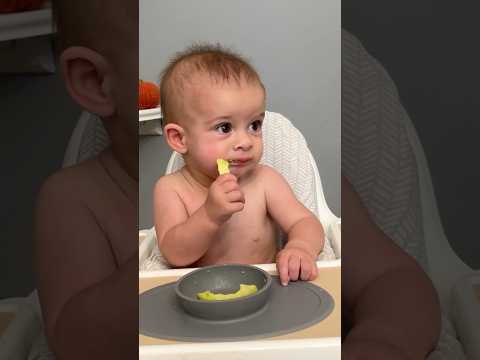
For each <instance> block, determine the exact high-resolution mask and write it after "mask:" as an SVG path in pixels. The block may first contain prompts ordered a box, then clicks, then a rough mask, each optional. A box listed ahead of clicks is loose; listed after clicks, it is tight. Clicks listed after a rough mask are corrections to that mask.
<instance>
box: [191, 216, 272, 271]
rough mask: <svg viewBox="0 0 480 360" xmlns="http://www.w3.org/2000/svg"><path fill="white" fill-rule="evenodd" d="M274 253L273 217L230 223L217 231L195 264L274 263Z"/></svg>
mask: <svg viewBox="0 0 480 360" xmlns="http://www.w3.org/2000/svg"><path fill="white" fill-rule="evenodd" d="M276 253H277V243H276V230H275V225H274V223H273V222H272V221H270V220H269V221H266V222H265V223H263V224H250V226H246V225H244V226H239V225H238V224H233V225H231V226H226V227H225V228H224V229H222V230H221V231H220V232H219V234H218V236H217V238H216V239H214V243H213V244H212V246H211V247H210V249H209V250H208V251H207V253H206V254H205V255H204V256H203V257H202V258H201V259H199V261H197V263H196V264H195V266H207V265H213V264H229V263H242V264H265V263H273V262H275V256H276Z"/></svg>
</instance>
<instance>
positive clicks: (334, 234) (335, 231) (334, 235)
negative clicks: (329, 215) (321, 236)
mask: <svg viewBox="0 0 480 360" xmlns="http://www.w3.org/2000/svg"><path fill="white" fill-rule="evenodd" d="M327 236H328V238H329V239H330V244H331V245H332V248H333V251H334V252H335V257H336V258H337V259H341V257H342V220H341V219H338V220H337V221H334V222H332V223H331V224H330V226H329V227H328V229H327Z"/></svg>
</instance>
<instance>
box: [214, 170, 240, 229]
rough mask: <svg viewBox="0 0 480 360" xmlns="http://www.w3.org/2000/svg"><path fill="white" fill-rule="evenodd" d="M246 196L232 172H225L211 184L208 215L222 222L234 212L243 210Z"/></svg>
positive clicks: (218, 222)
mask: <svg viewBox="0 0 480 360" xmlns="http://www.w3.org/2000/svg"><path fill="white" fill-rule="evenodd" d="M244 204H245V196H244V194H243V192H242V190H240V186H239V185H238V182H237V178H236V177H235V175H232V174H225V175H221V176H219V177H217V179H216V180H215V181H214V182H213V183H212V185H210V189H209V190H208V196H207V200H206V202H205V210H206V212H207V215H208V217H209V218H210V219H211V220H212V221H214V222H216V223H217V224H222V223H224V222H225V221H227V220H228V219H229V218H230V217H231V216H232V215H233V214H234V213H236V212H238V211H242V210H243V206H244Z"/></svg>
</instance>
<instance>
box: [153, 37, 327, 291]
mask: <svg viewBox="0 0 480 360" xmlns="http://www.w3.org/2000/svg"><path fill="white" fill-rule="evenodd" d="M160 92H161V106H162V111H163V115H164V124H163V126H164V128H163V131H164V135H165V139H166V141H167V143H168V145H169V146H170V147H171V148H172V149H173V150H175V151H177V152H178V153H180V154H182V155H183V158H184V160H185V166H184V167H183V168H181V169H180V170H179V171H177V172H175V173H173V174H170V175H167V176H164V177H162V178H160V179H159V180H158V182H157V184H156V186H155V190H154V217H155V229H156V233H157V239H158V246H159V248H160V251H161V252H162V254H163V255H164V256H165V258H166V259H167V261H168V262H169V263H170V264H171V265H172V266H174V267H188V266H195V267H196V266H205V265H211V264H219V263H251V264H253V263H257V264H258V263H271V262H273V261H276V264H277V269H278V272H279V275H280V280H281V282H282V284H283V285H287V284H288V282H289V281H290V280H291V281H296V280H313V279H314V278H315V277H316V276H317V269H316V264H315V261H316V258H317V256H318V254H319V253H320V251H321V250H322V248H323V244H324V231H323V228H322V225H321V224H320V222H319V221H318V219H317V218H316V217H315V216H314V215H313V214H312V213H311V212H310V211H309V210H307V209H306V208H305V207H304V206H303V205H302V204H301V203H300V202H298V200H297V199H296V198H295V196H294V194H293V192H292V190H291V189H290V187H289V185H288V183H287V182H286V181H285V179H284V178H283V177H282V176H281V175H280V174H279V173H278V172H276V171H275V170H274V169H272V168H271V167H269V166H266V165H260V164H259V161H260V158H261V156H262V151H263V145H262V123H263V120H264V117H265V99H266V92H265V88H264V86H263V84H262V82H261V80H260V78H259V76H258V74H257V73H256V71H255V70H254V69H253V68H252V66H251V65H249V64H248V62H247V61H245V60H244V59H243V58H242V57H240V56H239V55H237V54H235V53H233V52H231V51H229V50H226V49H224V48H222V47H220V46H209V45H196V46H192V47H191V48H189V49H187V50H186V51H185V52H183V53H180V54H177V56H176V57H175V58H174V59H173V60H172V61H171V62H170V64H169V65H168V66H167V68H166V69H165V70H164V72H163V75H162V79H161V91H160ZM217 159H225V160H226V161H228V163H229V168H230V173H227V174H224V175H219V173H218V169H217ZM276 224H278V225H279V226H280V228H281V229H282V230H283V231H284V232H285V233H286V234H287V235H288V242H287V244H286V246H285V247H284V249H282V250H281V251H280V252H278V254H277V247H276V244H277V242H276V231H275V229H276Z"/></svg>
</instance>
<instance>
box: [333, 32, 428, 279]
mask: <svg viewBox="0 0 480 360" xmlns="http://www.w3.org/2000/svg"><path fill="white" fill-rule="evenodd" d="M406 121H410V120H409V118H408V115H407V113H406V111H405V109H404V108H403V106H402V104H401V103H400V100H399V97H398V94H397V90H396V88H395V85H394V83H393V82H392V80H391V79H390V77H389V76H388V74H387V73H386V71H385V70H384V69H383V67H382V66H381V65H380V64H379V63H378V62H377V61H376V60H375V59H373V58H372V57H371V56H370V55H369V54H368V53H367V51H366V50H365V49H364V48H363V47H362V45H361V44H360V42H359V41H358V40H356V39H355V38H354V37H353V36H351V35H350V34H348V33H347V32H343V33H342V173H343V175H345V177H347V178H348V179H349V181H350V182H351V183H352V184H353V186H354V187H355V190H356V191H357V192H358V194H359V196H360V198H361V199H362V202H363V203H364V204H365V206H366V208H367V209H368V211H369V213H370V215H371V216H372V218H373V220H374V221H375V223H376V224H377V225H378V226H379V227H380V229H382V231H383V232H385V233H386V234H387V235H388V236H389V237H390V238H392V239H393V240H394V241H395V242H396V243H397V244H398V245H399V246H400V247H402V248H403V249H404V250H405V251H406V252H408V253H409V254H410V255H411V256H413V257H414V258H415V259H416V260H417V261H418V262H419V263H420V265H421V266H422V267H423V268H424V270H428V264H427V256H426V249H425V242H424V236H423V227H422V215H421V203H420V196H419V182H418V174H417V165H416V160H415V155H414V153H413V149H412V146H411V145H410V143H409V140H408V138H407V133H406V129H405V123H406Z"/></svg>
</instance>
